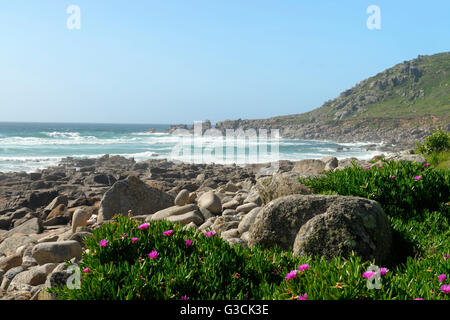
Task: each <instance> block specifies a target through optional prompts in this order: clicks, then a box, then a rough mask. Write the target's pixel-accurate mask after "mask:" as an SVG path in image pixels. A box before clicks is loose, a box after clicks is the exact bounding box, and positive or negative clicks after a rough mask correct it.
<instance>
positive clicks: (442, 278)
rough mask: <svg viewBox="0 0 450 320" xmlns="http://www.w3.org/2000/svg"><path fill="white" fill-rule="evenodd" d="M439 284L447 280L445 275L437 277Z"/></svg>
mask: <svg viewBox="0 0 450 320" xmlns="http://www.w3.org/2000/svg"><path fill="white" fill-rule="evenodd" d="M438 278H439V282H441V283H442V282H444V280H445V278H447V276H446V275H445V274H441V275H439V277H438Z"/></svg>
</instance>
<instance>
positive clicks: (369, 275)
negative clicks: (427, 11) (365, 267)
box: [363, 271, 376, 279]
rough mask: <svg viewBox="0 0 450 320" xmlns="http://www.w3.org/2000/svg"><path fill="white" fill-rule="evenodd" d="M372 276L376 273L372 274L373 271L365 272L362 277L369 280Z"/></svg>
mask: <svg viewBox="0 0 450 320" xmlns="http://www.w3.org/2000/svg"><path fill="white" fill-rule="evenodd" d="M374 275H376V273H375V272H373V271H366V272H364V273H363V277H364V278H366V279H370V278H372V277H373V276H374Z"/></svg>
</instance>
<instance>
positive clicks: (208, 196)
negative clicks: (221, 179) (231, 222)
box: [197, 191, 222, 215]
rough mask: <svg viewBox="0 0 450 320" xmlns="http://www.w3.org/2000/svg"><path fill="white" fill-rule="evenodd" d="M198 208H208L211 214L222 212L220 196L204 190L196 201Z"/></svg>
mask: <svg viewBox="0 0 450 320" xmlns="http://www.w3.org/2000/svg"><path fill="white" fill-rule="evenodd" d="M197 203H198V206H199V207H200V208H205V209H208V210H209V211H210V212H211V213H213V214H216V215H217V214H220V213H221V212H222V202H221V201H220V198H219V197H218V196H217V195H216V194H215V193H214V192H213V191H208V192H205V193H204V194H203V195H202V196H201V197H200V198H199V199H198V201H197Z"/></svg>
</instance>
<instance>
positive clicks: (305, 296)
mask: <svg viewBox="0 0 450 320" xmlns="http://www.w3.org/2000/svg"><path fill="white" fill-rule="evenodd" d="M297 299H298V300H308V295H307V294H306V293H305V294H302V295H301V296H298V297H297Z"/></svg>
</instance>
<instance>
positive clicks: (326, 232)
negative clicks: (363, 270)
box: [249, 195, 392, 263]
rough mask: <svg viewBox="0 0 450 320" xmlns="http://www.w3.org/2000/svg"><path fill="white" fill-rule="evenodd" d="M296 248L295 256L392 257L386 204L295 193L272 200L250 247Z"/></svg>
mask: <svg viewBox="0 0 450 320" xmlns="http://www.w3.org/2000/svg"><path fill="white" fill-rule="evenodd" d="M256 244H262V245H264V246H266V247H273V246H275V245H277V246H279V247H281V248H283V249H291V248H293V253H294V255H299V256H302V255H305V254H310V255H320V256H325V257H326V258H333V257H335V256H337V255H341V256H348V255H349V254H350V252H352V251H354V252H355V253H356V254H357V255H360V256H362V257H363V258H364V259H366V260H372V259H375V260H376V261H377V262H378V263H383V262H386V261H388V260H389V255H390V250H391V245H392V231H391V227H390V224H389V220H388V219H387V216H386V214H385V213H384V211H383V209H382V208H381V206H380V205H379V204H378V203H377V202H375V201H372V200H368V199H365V198H359V197H347V196H335V195H333V196H327V195H292V196H287V197H283V198H279V199H277V200H274V201H272V202H270V203H269V204H267V205H266V206H265V207H264V208H263V209H262V210H261V211H260V212H259V213H258V215H257V216H256V219H255V222H254V223H253V225H252V226H251V227H250V230H249V246H254V245H256Z"/></svg>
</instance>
